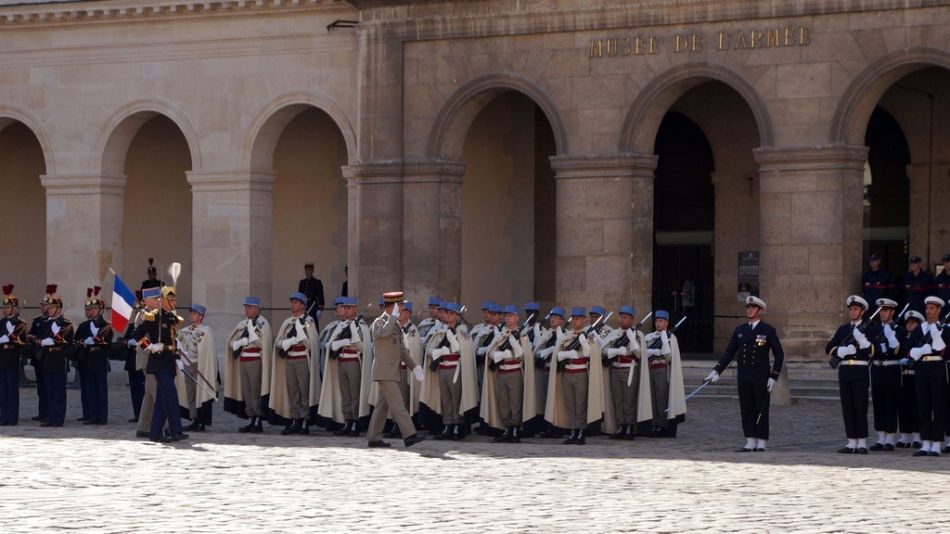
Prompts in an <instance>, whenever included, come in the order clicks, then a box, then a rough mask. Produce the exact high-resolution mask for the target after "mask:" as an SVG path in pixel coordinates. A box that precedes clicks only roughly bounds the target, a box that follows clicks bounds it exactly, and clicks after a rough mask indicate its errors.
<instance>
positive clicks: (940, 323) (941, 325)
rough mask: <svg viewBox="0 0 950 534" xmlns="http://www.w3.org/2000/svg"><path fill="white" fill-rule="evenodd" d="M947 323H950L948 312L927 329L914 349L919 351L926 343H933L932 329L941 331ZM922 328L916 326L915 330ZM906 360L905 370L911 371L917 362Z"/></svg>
mask: <svg viewBox="0 0 950 534" xmlns="http://www.w3.org/2000/svg"><path fill="white" fill-rule="evenodd" d="M947 321H950V311H948V312H947V313H946V315H944V316H943V319H941V320H939V321H937V322H936V323H934V324H933V326H931V327H930V328H928V329H927V333H926V334H924V335H922V336H920V341H918V342H917V347H916V348H918V349H919V348H921V347H923V346H924V345H927V344H928V343H933V331H934V328H936V329H937V330H943V328H944V326H946V325H947ZM923 326H924V325H923V324H921V325H920V326H918V327H917V328H923ZM908 360H909V361H908V362H907V368H908V369H913V368H914V365H915V364H916V363H917V360H915V359H913V358H908Z"/></svg>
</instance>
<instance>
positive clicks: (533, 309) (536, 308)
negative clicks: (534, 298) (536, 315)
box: [524, 302, 541, 312]
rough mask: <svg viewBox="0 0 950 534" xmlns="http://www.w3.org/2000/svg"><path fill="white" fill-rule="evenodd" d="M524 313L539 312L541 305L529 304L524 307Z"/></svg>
mask: <svg viewBox="0 0 950 534" xmlns="http://www.w3.org/2000/svg"><path fill="white" fill-rule="evenodd" d="M524 311H526V312H536V311H541V305H540V304H538V303H537V302H529V303H527V304H525V305H524Z"/></svg>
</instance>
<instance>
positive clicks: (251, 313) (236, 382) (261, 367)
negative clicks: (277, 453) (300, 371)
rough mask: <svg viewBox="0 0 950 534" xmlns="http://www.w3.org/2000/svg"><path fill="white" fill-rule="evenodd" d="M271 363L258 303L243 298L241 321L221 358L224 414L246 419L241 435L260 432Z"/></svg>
mask: <svg viewBox="0 0 950 534" xmlns="http://www.w3.org/2000/svg"><path fill="white" fill-rule="evenodd" d="M273 360H274V332H273V331H272V330H271V326H270V323H269V322H267V319H265V318H264V317H261V299H259V298H257V297H245V299H244V319H243V320H241V321H240V322H238V324H237V326H235V327H234V329H233V330H232V331H231V335H229V336H228V340H227V343H226V345H225V355H224V361H225V370H224V378H225V381H224V411H226V412H229V413H233V414H235V415H237V416H238V417H241V418H247V419H248V424H247V425H245V426H242V427H241V428H240V429H239V430H238V431H239V432H241V433H247V432H253V433H255V434H259V433H261V432H263V431H264V424H263V422H262V421H263V418H264V409H265V403H264V399H265V398H267V397H268V395H269V394H270V385H271V368H272V367H273V364H274V362H273Z"/></svg>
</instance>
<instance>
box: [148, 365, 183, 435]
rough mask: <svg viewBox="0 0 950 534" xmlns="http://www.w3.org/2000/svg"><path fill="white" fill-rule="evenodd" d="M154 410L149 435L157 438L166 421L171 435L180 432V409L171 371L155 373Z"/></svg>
mask: <svg viewBox="0 0 950 534" xmlns="http://www.w3.org/2000/svg"><path fill="white" fill-rule="evenodd" d="M155 382H156V384H155V385H156V389H155V411H154V412H152V428H151V432H149V437H150V438H152V439H158V438H159V437H160V436H161V435H162V429H163V428H165V421H166V420H167V421H168V428H169V429H170V430H171V433H172V435H175V434H181V409H180V408H179V406H178V390H176V389H175V376H174V375H172V374H171V373H156V374H155Z"/></svg>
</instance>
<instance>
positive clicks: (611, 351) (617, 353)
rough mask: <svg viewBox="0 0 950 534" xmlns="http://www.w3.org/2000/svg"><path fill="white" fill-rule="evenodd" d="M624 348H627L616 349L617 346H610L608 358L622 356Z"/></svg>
mask: <svg viewBox="0 0 950 534" xmlns="http://www.w3.org/2000/svg"><path fill="white" fill-rule="evenodd" d="M624 350H625V349H615V348H613V347H610V348H608V349H607V359H608V360H612V359H614V358H616V357H617V356H620V355H621V354H623V353H624Z"/></svg>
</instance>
